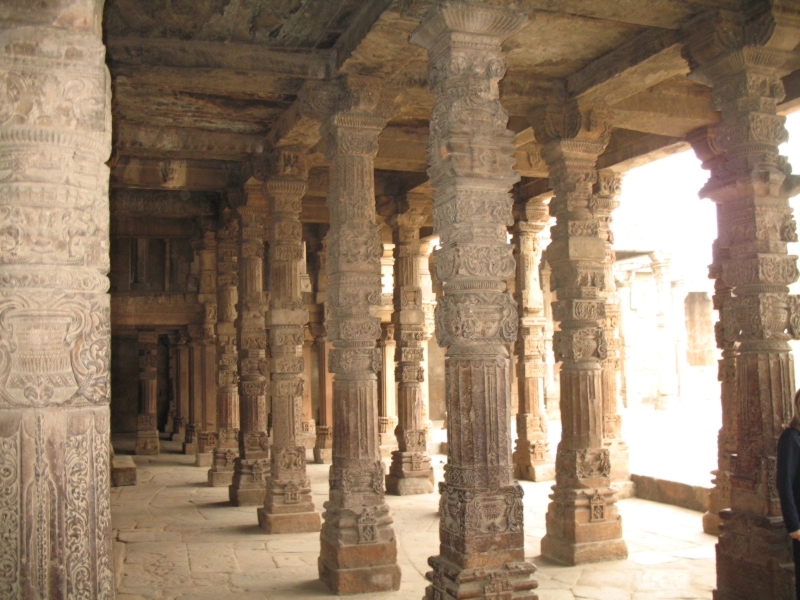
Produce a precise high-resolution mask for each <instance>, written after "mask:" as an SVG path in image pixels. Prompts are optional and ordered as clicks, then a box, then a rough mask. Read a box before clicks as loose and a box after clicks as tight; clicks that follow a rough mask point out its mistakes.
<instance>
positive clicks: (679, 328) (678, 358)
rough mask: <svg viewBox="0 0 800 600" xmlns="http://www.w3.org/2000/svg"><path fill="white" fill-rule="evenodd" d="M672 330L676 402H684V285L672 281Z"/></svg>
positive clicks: (685, 346) (687, 363) (686, 339)
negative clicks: (673, 336) (676, 379)
mask: <svg viewBox="0 0 800 600" xmlns="http://www.w3.org/2000/svg"><path fill="white" fill-rule="evenodd" d="M670 285H671V286H672V294H671V296H672V328H673V332H674V335H675V368H676V373H677V378H678V400H679V401H680V402H683V401H684V400H685V397H684V396H685V391H686V369H687V368H688V366H689V362H688V360H687V345H688V344H687V342H688V335H687V331H686V304H685V303H686V283H685V282H684V280H683V279H673V280H672V283H671V284H670Z"/></svg>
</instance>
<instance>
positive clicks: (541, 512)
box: [111, 442, 716, 600]
mask: <svg viewBox="0 0 800 600" xmlns="http://www.w3.org/2000/svg"><path fill="white" fill-rule="evenodd" d="M134 460H135V462H136V464H137V466H138V480H139V481H138V484H137V485H136V486H131V487H120V488H112V489H111V500H112V526H113V530H114V533H113V535H114V550H115V562H116V565H115V567H116V572H117V579H118V596H117V598H118V600H141V599H142V598H161V599H175V600H177V599H180V600H212V599H213V600H219V599H221V598H231V599H234V600H283V599H299V598H331V597H333V596H332V595H331V594H330V592H328V590H327V588H326V587H325V586H324V585H323V584H322V583H321V582H320V581H319V580H318V576H317V556H318V553H319V534H318V533H303V534H287V535H265V534H264V533H263V532H262V531H261V530H260V529H259V528H258V524H257V520H256V509H255V508H254V507H242V508H238V507H233V506H231V505H230V503H229V502H228V489H227V488H225V487H221V488H212V487H209V486H208V483H207V479H208V475H207V472H208V469H207V468H205V467H202V468H199V467H195V466H194V464H193V460H194V457H193V456H184V455H182V454H179V444H178V443H177V442H162V454H161V455H159V456H155V457H147V456H137V457H135V459H134ZM445 460H446V457H445V456H443V455H434V456H433V463H434V470H435V475H436V478H437V481H441V478H442V475H443V469H442V467H443V464H444V461H445ZM328 469H329V465H327V464H326V465H316V464H309V465H308V475H309V477H310V478H311V487H312V492H313V496H314V503H315V505H316V509H317V510H318V511H320V512H321V511H322V510H323V508H322V505H323V503H324V502H325V500H326V499H327V494H328ZM521 485H522V487H523V489H524V491H525V498H524V504H525V539H526V543H525V549H526V552H525V554H526V557H527V558H528V559H530V560H532V561H533V562H534V563H535V564H537V566H538V571H537V572H536V574H535V578H536V579H537V580H538V581H539V589H538V590H537V593H538V595H539V598H540V600H573V599H578V598H587V599H597V600H654V599H659V598H681V599H695V598H703V599H706V598H708V599H710V598H711V590H712V589H713V588H714V584H715V577H716V575H715V569H714V544H715V542H716V538H715V537H713V536H711V535H707V534H704V533H703V532H702V525H701V514H700V513H698V512H693V511H689V510H685V509H681V508H676V507H673V506H667V505H663V504H657V503H653V502H648V501H645V500H640V499H636V498H633V499H628V500H621V501H620V502H619V510H620V513H621V515H622V519H623V530H624V537H625V541H626V542H627V544H628V549H629V558H628V560H625V561H613V562H606V563H598V564H592V565H586V566H581V567H562V566H558V565H555V564H553V563H548V562H546V561H544V560H542V559H541V558H539V554H540V552H539V543H540V540H541V538H542V536H543V535H544V533H545V529H544V528H545V513H546V510H547V503H548V498H547V495H548V493H549V492H550V486H551V485H552V482H542V483H531V482H526V481H523V482H521ZM386 499H387V502H388V504H389V506H390V508H391V510H392V513H393V515H394V530H395V533H396V535H397V539H398V542H399V543H398V563H399V565H400V567H401V569H402V571H403V576H402V584H401V587H400V590H399V591H397V592H386V593H380V594H369V595H368V596H369V598H386V599H387V600H388V599H403V600H405V599H413V600H420V599H421V598H422V597H423V594H424V589H425V586H426V584H427V582H426V580H425V578H424V573H425V572H426V571H428V570H429V567H428V565H427V558H428V556H430V555H432V554H436V553H437V549H438V543H439V539H438V538H439V536H438V526H439V521H438V517H437V514H436V511H437V504H438V499H439V495H438V493H435V494H426V495H419V496H387V497H386Z"/></svg>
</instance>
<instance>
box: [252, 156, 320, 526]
mask: <svg viewBox="0 0 800 600" xmlns="http://www.w3.org/2000/svg"><path fill="white" fill-rule="evenodd" d="M272 158H273V165H272V172H271V173H270V176H269V177H267V180H266V182H265V183H264V188H263V190H264V191H263V193H264V196H266V197H267V198H268V199H269V215H270V223H269V279H270V297H269V348H270V352H271V354H272V358H271V359H270V363H269V370H270V375H271V378H272V383H271V386H270V389H271V396H272V431H273V433H272V459H271V463H270V467H271V475H272V476H271V477H270V479H269V483H268V485H267V490H266V499H265V500H264V506H263V508H259V509H258V523H259V525H260V526H261V528H262V529H263V530H264V531H266V532H267V533H299V532H303V531H319V528H320V516H319V513H317V512H315V510H314V503H313V502H312V501H311V482H310V480H309V479H308V476H307V475H306V448H305V446H303V445H302V444H300V442H299V440H300V438H301V436H302V434H303V370H304V361H303V340H304V337H305V336H304V334H303V328H304V326H305V324H306V323H307V322H308V310H307V309H306V308H305V307H304V305H303V298H302V293H301V290H300V271H301V266H302V262H303V227H302V225H301V224H300V211H301V210H302V200H303V195H304V194H305V191H306V187H307V185H308V184H307V181H308V163H307V161H306V157H305V155H304V154H303V152H302V151H301V150H294V149H279V150H278V151H276V153H275V155H274V156H273V157H272Z"/></svg>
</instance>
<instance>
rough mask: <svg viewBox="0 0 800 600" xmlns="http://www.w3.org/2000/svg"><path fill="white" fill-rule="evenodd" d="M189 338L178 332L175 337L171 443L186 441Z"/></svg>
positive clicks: (182, 332)
mask: <svg viewBox="0 0 800 600" xmlns="http://www.w3.org/2000/svg"><path fill="white" fill-rule="evenodd" d="M188 342H189V337H188V336H187V335H186V333H185V332H184V331H179V332H178V334H177V335H176V337H175V345H174V352H175V382H174V383H175V417H174V419H173V421H172V426H173V427H172V441H181V440H185V439H186V425H187V423H188V422H189V346H187V343H188Z"/></svg>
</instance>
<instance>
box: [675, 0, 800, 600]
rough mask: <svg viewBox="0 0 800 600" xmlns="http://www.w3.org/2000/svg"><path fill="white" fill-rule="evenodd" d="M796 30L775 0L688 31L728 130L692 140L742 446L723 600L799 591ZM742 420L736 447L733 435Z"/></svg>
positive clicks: (797, 16)
mask: <svg viewBox="0 0 800 600" xmlns="http://www.w3.org/2000/svg"><path fill="white" fill-rule="evenodd" d="M798 23H800V10H798V7H797V6H795V5H792V6H790V5H788V4H787V5H785V6H784V5H776V4H772V3H765V4H764V5H759V6H757V7H754V8H753V10H751V11H750V13H749V14H746V15H745V14H739V13H732V12H724V13H719V14H716V13H714V14H709V15H706V16H704V17H702V18H698V19H696V20H695V21H694V22H693V23H692V24H691V25H690V26H689V32H690V33H691V36H690V37H689V38H688V42H687V45H686V46H685V48H684V56H685V57H686V58H687V59H688V61H689V64H690V66H691V67H692V71H691V73H690V75H689V76H690V78H692V79H694V80H695V81H698V82H700V83H703V84H705V85H708V86H709V87H711V99H712V104H713V106H714V108H715V109H717V110H719V111H720V122H719V124H717V125H715V126H714V127H712V128H710V130H709V131H708V133H707V134H705V133H704V132H697V134H696V135H695V136H693V138H694V139H693V140H692V141H693V145H694V147H695V150H696V151H697V153H698V155H699V156H700V157H701V159H702V160H703V166H704V168H706V169H709V170H710V171H711V176H710V178H709V180H708V182H707V183H706V185H705V186H704V187H703V189H702V190H701V192H700V194H701V196H703V197H706V198H710V199H711V200H712V201H713V202H715V203H716V205H717V228H718V238H717V240H716V241H715V244H714V262H713V264H712V266H711V272H710V275H711V276H712V277H713V278H715V279H716V280H717V283H716V286H715V294H714V300H715V304H716V308H717V309H718V310H719V311H720V322H719V324H718V327H717V344H718V345H719V346H720V347H721V348H722V349H723V357H722V360H721V361H720V381H721V382H722V384H723V385H722V393H723V418H724V422H723V430H722V431H721V432H720V450H721V452H722V453H725V451H726V450H727V449H735V454H734V455H732V456H731V457H730V476H729V477H730V486H731V490H730V506H729V508H730V509H731V510H730V512H729V513H727V515H726V516H724V517H723V518H724V519H725V524H724V530H723V534H722V536H721V537H720V541H719V544H718V545H717V588H718V589H717V590H715V591H714V597H715V598H717V599H718V600H743V599H744V598H780V599H781V600H784V599H790V598H792V596H793V594H794V583H793V577H792V568H791V562H792V561H791V551H790V547H789V545H788V544H787V542H786V537H785V529H784V527H783V524H782V523H781V520H780V515H781V512H780V506H779V501H778V496H777V490H776V485H775V479H774V478H775V461H776V448H777V440H778V437H779V436H780V434H781V431H782V429H783V427H785V426H786V425H788V422H789V421H790V420H791V417H792V413H793V410H792V408H793V407H792V396H793V394H794V381H793V366H792V364H793V360H792V354H791V350H790V347H789V344H788V339H790V338H791V337H794V338H795V339H797V338H798V337H800V327H798V322H800V320H798V317H800V311H799V310H798V307H799V306H800V302H798V298H797V296H790V295H789V294H788V292H789V288H788V286H789V284H791V283H793V282H794V281H796V280H797V276H798V270H797V257H796V256H789V255H787V244H788V243H789V242H795V241H797V233H796V225H795V222H794V219H793V218H792V209H791V207H790V205H789V197H791V196H793V195H795V194H797V192H798V190H800V185H799V184H800V178H798V177H797V176H796V175H792V174H791V169H790V168H789V166H788V164H787V162H786V159H785V158H784V157H782V156H780V155H779V153H778V146H779V145H780V144H782V143H783V142H785V141H786V139H787V133H786V130H785V128H784V120H785V118H784V117H782V116H779V115H778V114H777V105H778V103H779V102H781V101H782V100H783V97H784V95H785V92H784V88H783V83H782V82H781V78H782V77H783V76H784V75H786V74H787V73H788V72H789V71H791V70H792V69H793V68H794V66H793V65H795V64H796V62H797V61H798V59H800V53H798V52H795V51H794V48H796V47H797V45H798V43H799V42H800V27H798ZM722 39H725V40H728V41H727V42H726V43H725V44H722V43H721V40H722ZM740 40H747V42H746V43H747V45H744V43H743V42H742V41H740ZM733 395H735V396H734V398H731V396H733ZM731 408H733V409H734V411H735V412H736V413H737V414H735V415H734V416H732V418H731V416H729V415H728V414H726V413H727V412H728V411H729V410H730V409H731ZM732 423H735V427H736V429H735V436H736V440H735V442H734V443H730V441H729V440H726V439H724V438H725V437H727V435H726V434H728V435H729V432H727V431H725V429H726V427H725V426H726V425H730V424H732ZM725 446H727V448H725ZM724 467H725V464H724V461H721V463H720V468H721V469H720V471H721V472H720V473H719V474H718V479H717V485H718V488H724V485H725V479H726V476H725V472H724ZM720 475H721V476H722V478H720ZM718 491H719V492H723V491H724V489H719V490H718ZM717 499H719V496H718V498H717Z"/></svg>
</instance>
